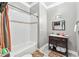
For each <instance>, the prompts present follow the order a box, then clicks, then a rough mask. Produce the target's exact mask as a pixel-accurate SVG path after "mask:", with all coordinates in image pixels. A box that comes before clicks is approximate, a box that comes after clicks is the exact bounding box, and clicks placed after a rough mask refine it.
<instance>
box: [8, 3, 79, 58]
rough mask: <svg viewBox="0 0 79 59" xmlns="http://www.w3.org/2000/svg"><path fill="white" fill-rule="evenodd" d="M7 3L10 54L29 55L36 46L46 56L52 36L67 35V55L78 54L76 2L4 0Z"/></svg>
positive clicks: (78, 7) (78, 18) (15, 55)
mask: <svg viewBox="0 0 79 59" xmlns="http://www.w3.org/2000/svg"><path fill="white" fill-rule="evenodd" d="M7 5H8V17H9V26H10V36H11V44H10V45H11V51H10V56H11V57H32V53H33V52H34V51H36V50H38V49H40V50H41V51H42V52H43V53H44V55H45V57H47V56H48V52H49V38H50V37H49V36H52V35H53V36H56V35H58V36H59V37H64V36H65V35H67V40H68V41H67V42H66V45H67V52H68V53H67V54H68V56H69V57H78V56H79V47H78V42H79V41H78V39H79V38H78V33H79V31H78V21H79V17H78V16H79V11H78V10H79V2H61V3H60V2H8V3H7ZM62 20H63V21H62ZM59 23H61V25H58V24H59ZM53 24H55V25H53ZM64 44H65V43H64Z"/></svg>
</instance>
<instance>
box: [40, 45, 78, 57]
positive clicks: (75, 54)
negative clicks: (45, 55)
mask: <svg viewBox="0 0 79 59" xmlns="http://www.w3.org/2000/svg"><path fill="white" fill-rule="evenodd" d="M47 45H48V44H45V45H43V46H42V47H41V49H44V48H45V47H46V46H47ZM68 53H70V54H73V55H74V56H76V57H78V53H77V52H75V51H73V50H68Z"/></svg>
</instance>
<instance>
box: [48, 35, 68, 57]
mask: <svg viewBox="0 0 79 59" xmlns="http://www.w3.org/2000/svg"><path fill="white" fill-rule="evenodd" d="M57 46H59V47H62V48H65V49H66V51H65V52H61V51H57V49H56V47H57ZM49 50H53V51H56V52H59V53H61V54H63V55H65V56H67V57H68V38H67V37H64V36H62V37H61V36H49Z"/></svg>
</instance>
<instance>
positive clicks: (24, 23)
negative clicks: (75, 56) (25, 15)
mask: <svg viewBox="0 0 79 59" xmlns="http://www.w3.org/2000/svg"><path fill="white" fill-rule="evenodd" d="M10 22H15V23H22V24H38V22H23V21H15V20H11V21H10Z"/></svg>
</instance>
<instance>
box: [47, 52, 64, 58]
mask: <svg viewBox="0 0 79 59" xmlns="http://www.w3.org/2000/svg"><path fill="white" fill-rule="evenodd" d="M48 56H49V57H64V55H63V54H61V53H58V52H55V51H49V53H48Z"/></svg>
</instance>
